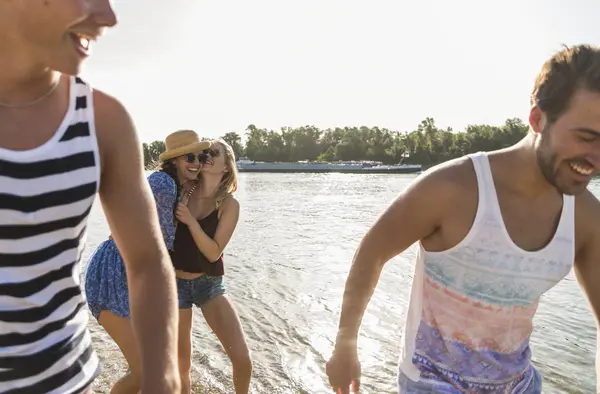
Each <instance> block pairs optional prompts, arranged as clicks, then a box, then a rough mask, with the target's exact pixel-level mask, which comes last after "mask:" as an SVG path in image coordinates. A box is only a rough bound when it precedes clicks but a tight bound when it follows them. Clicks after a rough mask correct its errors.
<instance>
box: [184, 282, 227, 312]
mask: <svg viewBox="0 0 600 394" xmlns="http://www.w3.org/2000/svg"><path fill="white" fill-rule="evenodd" d="M223 294H225V286H223V277H222V276H208V275H203V276H200V277H198V278H196V279H182V278H177V296H178V298H179V309H190V308H191V307H192V305H196V306H197V307H198V308H200V307H202V306H203V305H205V304H206V303H207V302H208V301H210V300H213V299H215V298H216V297H218V296H220V295H223Z"/></svg>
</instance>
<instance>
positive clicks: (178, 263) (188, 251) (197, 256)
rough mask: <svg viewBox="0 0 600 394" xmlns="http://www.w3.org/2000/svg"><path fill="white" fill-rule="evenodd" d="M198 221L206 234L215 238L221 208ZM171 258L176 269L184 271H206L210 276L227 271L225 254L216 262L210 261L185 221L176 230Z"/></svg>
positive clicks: (219, 274) (197, 272)
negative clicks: (224, 261)
mask: <svg viewBox="0 0 600 394" xmlns="http://www.w3.org/2000/svg"><path fill="white" fill-rule="evenodd" d="M198 223H199V224H200V227H202V230H203V231H204V232H205V233H206V235H208V236H209V237H210V238H213V239H214V237H215V233H216V231H217V225H218V224H219V210H218V209H215V210H214V211H212V212H211V213H210V214H209V215H208V216H206V217H205V218H204V219H200V220H198ZM171 260H172V261H173V266H174V267H175V269H177V270H181V271H184V272H189V273H193V274H200V273H205V274H206V275H208V276H222V275H223V274H224V273H225V272H224V267H223V255H221V257H219V259H218V260H217V261H215V262H212V261H208V259H207V258H206V256H204V255H203V254H202V252H201V251H200V249H198V246H197V245H196V242H195V241H194V238H193V237H192V234H191V233H190V229H189V228H188V226H186V225H185V224H183V223H179V224H178V225H177V230H175V242H174V243H173V251H171Z"/></svg>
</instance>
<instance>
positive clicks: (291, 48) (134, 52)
mask: <svg viewBox="0 0 600 394" xmlns="http://www.w3.org/2000/svg"><path fill="white" fill-rule="evenodd" d="M114 1H115V9H116V11H117V13H118V14H119V17H120V23H119V25H118V26H117V27H116V28H115V29H113V30H112V31H109V32H108V33H107V34H106V36H105V37H103V38H101V39H100V40H99V42H98V43H97V45H96V47H95V48H94V49H95V53H94V56H92V58H91V59H90V60H89V61H88V63H86V66H85V69H84V72H83V76H84V78H86V79H87V80H88V81H89V82H91V83H92V84H93V85H95V86H96V87H97V88H100V89H102V90H104V91H106V92H107V93H109V94H112V95H114V96H116V97H117V98H119V99H120V100H121V101H122V102H123V103H124V104H125V105H126V107H127V108H128V109H129V111H130V112H131V114H132V115H133V117H134V120H135V122H136V125H137V127H138V131H139V133H140V135H141V139H142V140H143V141H152V140H155V139H163V138H164V137H165V136H166V135H167V134H168V133H170V132H171V131H174V130H176V129H180V128H192V129H194V130H196V131H197V132H198V133H199V134H201V135H203V136H207V137H217V136H220V135H223V134H224V133H226V132H229V131H237V132H240V133H243V131H244V129H245V128H246V126H247V125H248V124H255V125H256V126H258V127H266V128H269V129H276V130H278V129H279V128H280V127H282V126H291V127H297V126H301V125H308V124H310V125H315V126H317V127H320V128H328V127H335V126H360V125H367V126H380V127H387V128H390V129H393V130H399V131H406V130H413V129H414V128H416V126H417V125H418V124H419V122H420V121H421V120H422V119H424V118H425V117H433V118H434V119H435V120H436V122H437V123H438V125H440V126H444V127H446V126H452V127H453V128H454V129H455V130H461V129H462V128H464V127H465V126H466V125H468V124H477V123H490V124H502V123H504V120H505V119H506V118H509V117H521V118H523V119H526V116H527V112H528V106H529V103H528V100H529V92H530V90H531V87H532V84H533V80H534V78H535V76H536V74H537V72H538V71H539V69H540V67H541V65H542V63H543V62H544V61H545V60H546V59H547V58H548V57H549V56H550V55H552V54H553V53H554V52H555V51H556V50H559V49H560V45H561V44H563V43H564V44H569V45H571V44H579V43H600V29H598V23H597V18H598V15H600V1H597V0H569V1H567V0H503V1H499V2H491V1H481V0H453V1H448V0H435V1H434V0H418V1H417V0H412V1H406V0H237V1H234V0H211V1H208V0H168V1H166V0H144V1H141V0H114ZM568 4H569V5H568Z"/></svg>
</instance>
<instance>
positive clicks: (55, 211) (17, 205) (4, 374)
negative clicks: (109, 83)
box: [0, 0, 180, 394]
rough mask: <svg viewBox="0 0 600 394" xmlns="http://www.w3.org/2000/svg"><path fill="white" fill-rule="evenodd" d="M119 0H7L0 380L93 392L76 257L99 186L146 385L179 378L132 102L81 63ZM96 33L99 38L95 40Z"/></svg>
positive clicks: (167, 280) (1, 97) (170, 290)
mask: <svg viewBox="0 0 600 394" xmlns="http://www.w3.org/2000/svg"><path fill="white" fill-rule="evenodd" d="M116 22H117V21H116V16H115V14H114V11H113V9H112V8H111V1H110V0H8V1H5V0H3V1H0V392H2V393H13V392H14V393H22V394H23V393H56V394H68V393H82V392H91V383H92V381H93V380H94V378H95V377H96V376H97V375H98V371H99V365H98V364H99V362H98V357H97V356H96V354H95V353H94V352H93V350H92V346H91V339H90V335H89V332H88V330H87V327H86V326H87V319H88V312H87V309H86V308H85V297H84V296H83V294H82V291H81V288H80V267H79V262H80V258H81V253H82V251H83V247H84V243H85V234H86V228H87V217H88V214H89V211H90V209H91V206H92V203H93V200H94V198H95V195H96V192H98V193H99V195H100V197H101V201H102V206H103V208H104V213H105V214H106V217H107V219H108V222H109V225H110V230H111V234H112V236H113V238H114V239H115V241H116V242H117V245H118V247H119V250H120V252H121V254H122V255H123V257H124V260H125V263H126V266H127V273H128V279H129V294H130V299H131V316H132V319H131V322H132V325H133V329H134V332H135V337H136V341H137V346H138V348H139V351H140V357H141V360H142V361H141V365H142V372H143V376H142V392H143V393H164V394H167V393H169V394H171V393H176V392H179V390H180V381H179V373H178V366H177V354H176V351H177V337H176V335H177V334H176V333H177V302H176V300H177V295H176V287H175V279H174V275H173V273H172V264H171V261H170V259H169V256H168V253H167V250H166V247H165V245H164V242H163V238H162V235H161V230H160V227H159V222H158V216H157V213H156V209H155V203H154V199H153V197H152V194H151V192H150V190H149V186H148V183H147V181H146V179H145V177H144V172H143V157H142V153H141V144H140V141H139V139H138V137H137V134H136V131H135V128H134V125H133V123H132V120H131V119H130V117H129V115H128V113H127V111H126V110H125V108H124V107H123V106H122V105H121V104H120V103H119V102H118V101H117V100H116V99H114V98H113V97H110V96H108V95H106V94H104V93H102V92H100V91H97V90H96V91H94V90H92V89H91V88H90V87H89V86H88V85H87V84H86V83H85V82H83V81H82V80H81V79H79V78H76V77H75V76H76V75H77V74H78V73H79V72H80V67H81V65H82V63H83V61H84V60H85V59H86V58H87V57H88V56H89V55H90V45H92V44H93V41H95V39H96V38H97V37H99V36H100V34H101V33H102V31H103V30H104V29H105V28H108V27H112V26H114V25H115V24H116ZM92 46H93V45H92Z"/></svg>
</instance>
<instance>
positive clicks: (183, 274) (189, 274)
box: [175, 270, 206, 279]
mask: <svg viewBox="0 0 600 394" xmlns="http://www.w3.org/2000/svg"><path fill="white" fill-rule="evenodd" d="M204 275H206V274H205V273H204V272H200V273H197V272H185V271H181V270H175V276H176V277H178V278H181V279H196V278H199V277H201V276H204Z"/></svg>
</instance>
